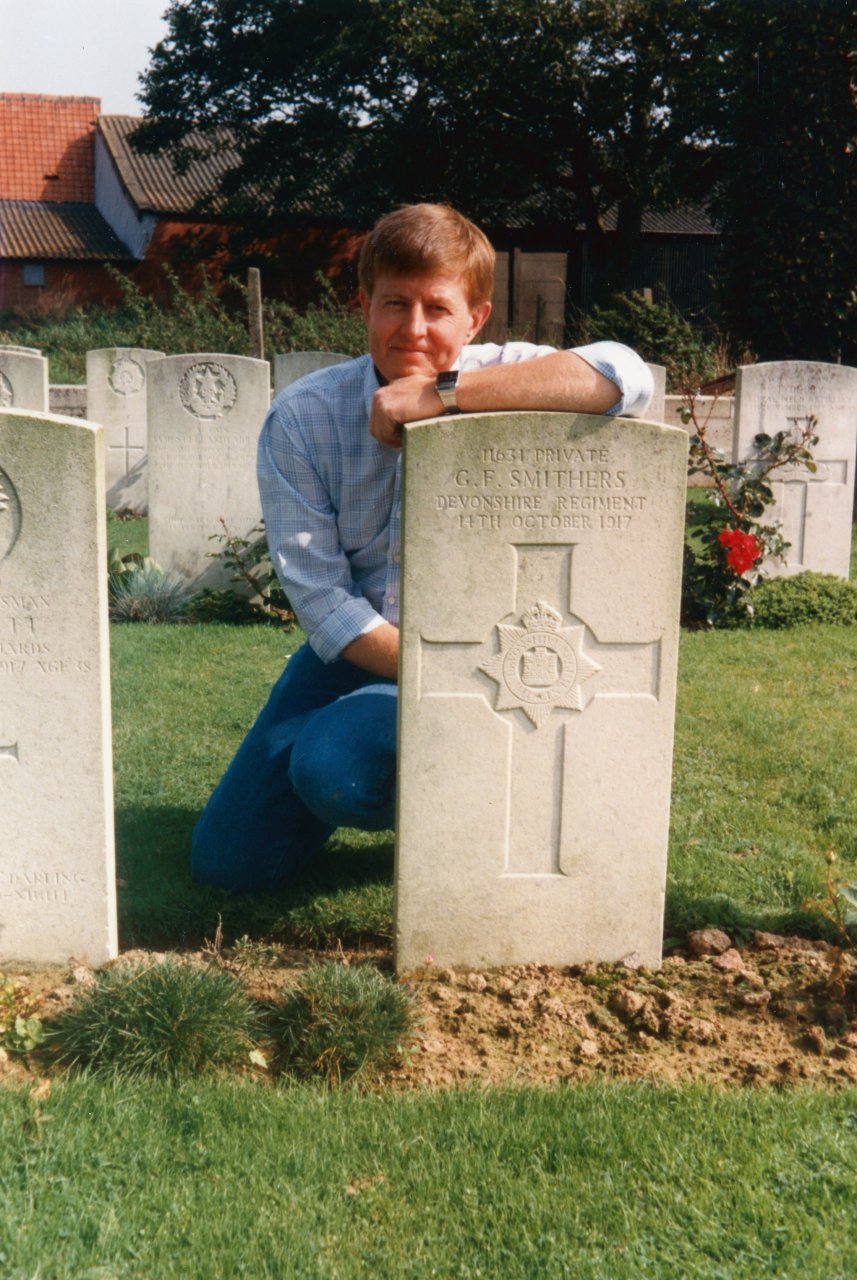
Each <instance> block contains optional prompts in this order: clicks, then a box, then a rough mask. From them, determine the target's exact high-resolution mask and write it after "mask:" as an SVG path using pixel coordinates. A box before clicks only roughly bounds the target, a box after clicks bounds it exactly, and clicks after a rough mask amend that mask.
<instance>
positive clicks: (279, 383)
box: [274, 351, 351, 395]
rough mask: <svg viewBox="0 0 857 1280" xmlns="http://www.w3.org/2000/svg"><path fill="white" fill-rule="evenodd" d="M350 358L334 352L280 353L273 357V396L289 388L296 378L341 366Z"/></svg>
mask: <svg viewBox="0 0 857 1280" xmlns="http://www.w3.org/2000/svg"><path fill="white" fill-rule="evenodd" d="M350 359H351V356H343V355H340V354H339V352H336V351H280V352H278V354H277V355H275V356H274V395H276V394H277V392H278V391H282V390H283V388H284V387H290V386H291V385H292V383H293V382H297V380H298V378H303V377H304V376H305V375H306V374H308V373H315V372H316V370H318V369H327V368H329V367H330V366H331V365H332V364H343V363H344V361H346V360H350Z"/></svg>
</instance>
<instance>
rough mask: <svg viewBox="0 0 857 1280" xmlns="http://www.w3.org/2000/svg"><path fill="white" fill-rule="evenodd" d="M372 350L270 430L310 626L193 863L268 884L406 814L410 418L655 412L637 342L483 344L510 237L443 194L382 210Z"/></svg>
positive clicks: (369, 308)
mask: <svg viewBox="0 0 857 1280" xmlns="http://www.w3.org/2000/svg"><path fill="white" fill-rule="evenodd" d="M358 273H359V282H360V295H359V296H360V305H361V307H362V309H363V315H364V317H365V320H366V328H367V331H368V347H369V354H368V355H366V356H362V357H360V358H359V359H357V360H351V361H349V362H347V363H344V364H339V365H335V366H333V367H332V368H328V369H322V370H320V371H318V372H317V373H311V374H309V375H308V376H307V377H305V378H301V379H300V381H298V382H296V383H293V384H292V385H291V386H290V387H287V388H286V389H285V390H284V391H283V392H281V393H280V395H278V396H277V397H276V399H275V400H274V402H273V404H272V406H271V409H270V412H269V414H268V417H267V419H266V421H265V425H264V427H263V429H262V435H261V438H260V441H259V459H258V475H259V489H260V493H261V498H262V509H263V512H264V516H265V528H266V532H267V537H268V546H269V548H270V552H271V558H272V561H273V564H274V567H275V569H276V571H277V575H278V577H279V579H280V581H281V583H282V586H283V590H284V591H285V592H286V594H287V595H288V598H289V600H290V602H291V605H292V608H293V609H294V610H295V613H296V614H297V617H298V621H299V622H300V625H301V627H302V628H303V630H304V631H305V633H306V636H307V640H306V643H305V644H304V645H303V646H302V648H300V649H299V650H298V651H297V653H296V654H294V656H293V657H292V658H291V659H290V660H289V662H288V664H287V666H286V669H285V672H284V673H283V675H282V676H281V677H280V679H279V681H278V682H277V684H276V685H275V686H274V689H273V691H272V693H271V696H270V698H269V700H268V703H267V705H266V706H265V708H264V709H263V711H262V712H261V714H260V715H259V718H258V719H257V721H256V723H255V724H254V725H253V727H252V729H251V730H250V732H249V733H248V735H247V737H246V738H245V740H244V742H243V744H242V746H241V747H240V749H239V751H238V754H237V755H236V757H235V759H234V760H233V762H232V764H231V765H230V766H229V769H228V770H227V772H226V773H225V774H224V776H223V778H222V779H221V781H220V783H219V784H218V786H217V788H216V790H215V792H214V794H213V795H212V797H211V799H210V801H209V802H208V805H207V806H206V808H205V811H204V812H203V814H202V817H201V818H200V820H199V823H198V825H197V827H196V830H195V831H194V839H193V871H194V876H195V878H196V879H197V880H200V881H203V882H206V883H210V884H215V885H220V886H222V887H224V888H229V889H236V890H258V889H268V888H272V887H274V886H277V885H280V884H283V883H284V882H286V881H287V880H288V879H289V878H290V877H292V876H294V875H295V874H296V873H297V872H298V871H300V870H301V868H302V867H303V866H304V865H305V864H306V862H307V861H308V860H309V859H310V858H311V857H312V856H313V854H314V853H315V852H316V851H317V850H318V849H319V848H320V847H321V845H322V844H323V843H324V842H325V840H326V839H327V838H328V836H330V834H331V833H332V832H333V831H334V830H335V829H336V828H337V827H339V826H346V827H358V828H362V829H364V830H368V831H381V830H386V829H388V828H391V827H392V826H393V820H394V808H395V784H396V692H397V691H396V670H397V660H398V648H399V632H398V625H397V624H398V617H399V612H398V611H399V526H400V503H399V493H400V477H401V452H400V449H401V440H402V424H403V423H406V422H414V421H417V420H419V419H422V418H434V417H437V416H439V415H440V414H444V413H454V412H459V413H481V412H487V411H491V410H503V409H509V410H511V409H532V410H558V411H567V412H579V413H604V414H629V415H640V414H642V413H643V412H644V411H645V409H646V407H647V405H648V403H649V399H650V397H651V391H652V380H651V374H650V372H649V369H648V368H647V366H646V365H645V364H644V363H643V361H642V360H641V359H640V358H639V356H637V355H636V354H635V353H634V352H633V351H631V350H629V348H628V347H625V346H622V345H621V344H619V343H614V342H597V343H594V344H592V345H590V346H586V347H578V348H575V349H574V350H570V351H557V350H554V349H553V348H552V347H546V346H535V345H532V344H530V343H525V342H507V343H505V344H503V345H498V344H495V343H484V344H474V338H475V337H476V335H477V334H478V333H479V330H480V329H481V328H482V326H483V325H484V324H485V321H486V320H487V319H488V315H489V312H490V310H491V302H490V298H491V293H492V287H493V278H494V251H493V249H492V248H491V245H490V244H489V242H488V240H487V239H486V237H485V236H484V235H483V234H482V232H481V231H480V230H479V229H478V228H477V227H475V226H474V225H473V223H471V222H469V221H468V220H467V219H466V218H464V217H463V216H462V215H461V214H459V213H457V212H456V211H455V210H453V209H451V208H449V207H447V206H445V205H432V204H417V205H407V206H405V207H403V208H401V209H398V210H397V211H396V212H394V213H391V214H388V215H387V216H386V217H385V218H382V219H381V220H380V222H378V223H377V224H376V226H375V227H374V229H373V230H372V232H371V233H370V235H369V236H368V238H367V240H366V241H365V243H364V245H363V248H362V251H361V254H360V262H359V268H358Z"/></svg>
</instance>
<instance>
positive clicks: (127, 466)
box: [107, 427, 146, 476]
mask: <svg viewBox="0 0 857 1280" xmlns="http://www.w3.org/2000/svg"><path fill="white" fill-rule="evenodd" d="M124 431H125V442H124V444H110V445H108V446H107V448H108V450H109V451H110V453H121V454H124V461H123V464H122V470H123V474H124V475H126V476H127V475H128V474H129V473H130V471H131V468H132V467H133V466H134V460H132V458H131V454H132V453H134V454H143V455H145V452H146V448H145V446H144V445H142V444H132V443H131V439H130V431H131V429H130V427H125V428H124Z"/></svg>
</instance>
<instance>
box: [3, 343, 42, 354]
mask: <svg viewBox="0 0 857 1280" xmlns="http://www.w3.org/2000/svg"><path fill="white" fill-rule="evenodd" d="M0 351H17V352H18V354H19V355H23V356H40V355H41V354H42V349H41V347H19V346H17V345H16V343H14V342H0Z"/></svg>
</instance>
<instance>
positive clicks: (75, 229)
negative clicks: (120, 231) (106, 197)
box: [0, 200, 131, 262]
mask: <svg viewBox="0 0 857 1280" xmlns="http://www.w3.org/2000/svg"><path fill="white" fill-rule="evenodd" d="M0 258H30V259H32V258H42V259H46V260H53V259H68V260H72V261H81V260H84V259H92V258H94V259H97V260H98V261H102V262H103V261H105V260H106V261H113V262H123V261H127V260H129V259H130V258H131V254H130V253H129V252H128V250H127V249H126V247H125V245H124V244H123V243H122V241H121V240H120V239H119V237H118V236H117V235H115V234H114V232H113V231H112V230H111V229H110V227H109V226H108V224H107V223H106V222H105V220H104V219H103V218H102V216H101V214H100V213H99V212H98V210H97V209H96V207H95V205H94V204H68V203H53V202H50V203H49V202H47V201H42V200H0Z"/></svg>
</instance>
